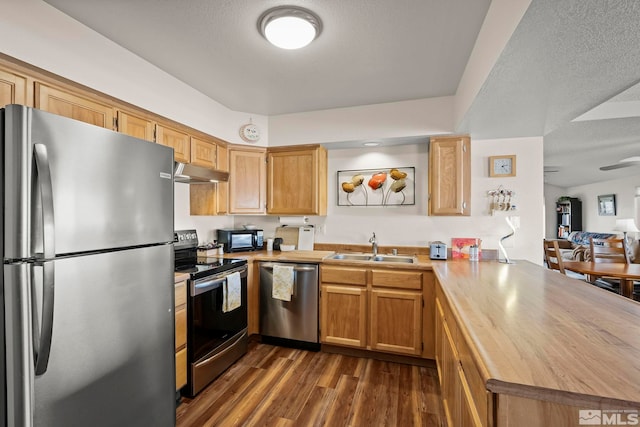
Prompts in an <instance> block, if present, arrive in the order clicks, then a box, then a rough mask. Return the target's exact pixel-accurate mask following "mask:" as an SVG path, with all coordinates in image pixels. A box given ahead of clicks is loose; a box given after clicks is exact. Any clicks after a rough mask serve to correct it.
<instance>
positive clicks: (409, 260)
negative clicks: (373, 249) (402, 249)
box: [330, 254, 416, 264]
mask: <svg viewBox="0 0 640 427" xmlns="http://www.w3.org/2000/svg"><path fill="white" fill-rule="evenodd" d="M330 259H340V260H344V261H374V262H401V263H405V264H413V263H414V262H416V259H415V258H414V257H410V256H401V255H376V256H374V255H373V254H335V255H332V256H331V257H330Z"/></svg>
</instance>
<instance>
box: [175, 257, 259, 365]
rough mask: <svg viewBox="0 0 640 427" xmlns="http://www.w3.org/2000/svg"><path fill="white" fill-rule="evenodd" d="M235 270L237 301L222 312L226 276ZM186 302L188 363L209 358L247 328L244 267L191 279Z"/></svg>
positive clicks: (245, 270)
mask: <svg viewBox="0 0 640 427" xmlns="http://www.w3.org/2000/svg"><path fill="white" fill-rule="evenodd" d="M235 271H239V272H240V278H241V298H240V300H241V304H240V307H238V308H236V309H235V310H232V311H229V312H227V313H224V312H223V310H222V307H223V303H224V284H225V283H226V276H227V275H229V274H231V273H232V272H235ZM190 285H191V286H190V298H189V302H188V311H189V313H188V319H189V321H188V325H187V333H188V335H189V336H188V339H187V341H188V343H187V345H188V346H189V349H188V353H189V359H190V360H191V361H192V362H197V361H200V360H202V359H206V358H207V357H210V356H211V355H212V354H213V353H214V352H215V351H216V349H218V348H219V347H220V346H222V345H223V344H225V342H226V341H227V340H229V339H230V338H232V337H233V336H235V335H237V334H238V333H239V332H241V331H243V330H245V329H246V328H247V266H246V265H245V266H243V267H241V268H240V269H234V270H230V271H225V272H224V273H221V274H218V275H216V276H211V277H208V278H204V279H199V280H195V281H191V283H190Z"/></svg>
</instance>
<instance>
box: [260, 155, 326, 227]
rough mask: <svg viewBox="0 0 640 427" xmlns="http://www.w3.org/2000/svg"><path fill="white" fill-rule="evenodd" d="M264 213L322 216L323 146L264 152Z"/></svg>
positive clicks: (323, 191) (324, 211) (323, 188)
mask: <svg viewBox="0 0 640 427" xmlns="http://www.w3.org/2000/svg"><path fill="white" fill-rule="evenodd" d="M267 185H268V189H267V193H268V199H267V212H268V213H270V214H285V215H296V214H297V215H302V214H306V215H326V212H327V152H326V150H325V149H324V148H323V147H313V148H307V149H289V148H288V149H286V151H282V149H281V148H278V149H275V151H273V150H270V151H269V152H268V153H267Z"/></svg>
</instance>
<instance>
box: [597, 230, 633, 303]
mask: <svg viewBox="0 0 640 427" xmlns="http://www.w3.org/2000/svg"><path fill="white" fill-rule="evenodd" d="M589 251H590V252H591V253H590V256H591V261H593V262H610V263H612V262H618V263H624V264H630V263H631V259H630V258H629V253H628V252H627V244H626V242H625V240H624V239H617V238H611V239H594V238H591V239H590V242H589ZM587 281H588V282H590V283H592V284H594V285H596V286H598V287H600V288H603V289H606V290H608V291H612V292H615V293H620V279H618V278H615V277H600V276H590V277H589V278H588V279H587Z"/></svg>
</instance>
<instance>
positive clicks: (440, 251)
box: [429, 242, 447, 259]
mask: <svg viewBox="0 0 640 427" xmlns="http://www.w3.org/2000/svg"><path fill="white" fill-rule="evenodd" d="M429 258H431V259H447V245H446V244H445V243H442V242H431V244H430V245H429Z"/></svg>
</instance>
